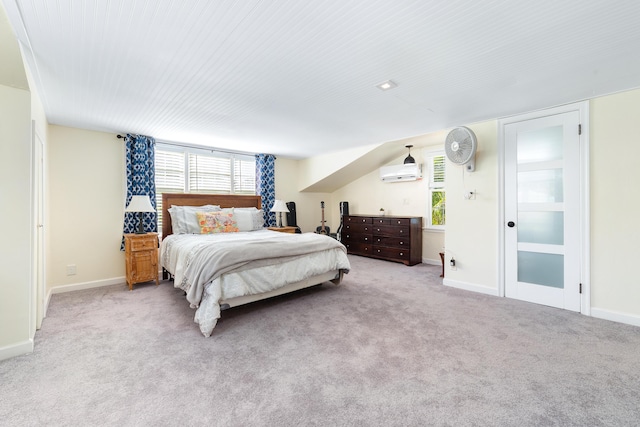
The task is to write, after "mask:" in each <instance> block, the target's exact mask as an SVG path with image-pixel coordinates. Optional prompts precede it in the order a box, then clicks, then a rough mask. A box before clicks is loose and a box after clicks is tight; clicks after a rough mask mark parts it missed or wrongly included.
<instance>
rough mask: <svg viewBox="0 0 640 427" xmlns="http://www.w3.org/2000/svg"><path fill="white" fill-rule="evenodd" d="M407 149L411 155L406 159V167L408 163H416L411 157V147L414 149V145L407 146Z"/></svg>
mask: <svg viewBox="0 0 640 427" xmlns="http://www.w3.org/2000/svg"><path fill="white" fill-rule="evenodd" d="M405 147H407V148H408V149H409V155H408V156H407V158H406V159H404V164H405V165H406V164H407V163H415V162H416V159H414V158H413V157H411V147H413V145H405Z"/></svg>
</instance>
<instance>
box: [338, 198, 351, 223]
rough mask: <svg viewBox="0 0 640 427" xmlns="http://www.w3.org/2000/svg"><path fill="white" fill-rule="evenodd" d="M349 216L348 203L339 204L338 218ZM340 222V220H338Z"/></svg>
mask: <svg viewBox="0 0 640 427" xmlns="http://www.w3.org/2000/svg"><path fill="white" fill-rule="evenodd" d="M344 215H349V202H340V216H344ZM340 221H342V218H340Z"/></svg>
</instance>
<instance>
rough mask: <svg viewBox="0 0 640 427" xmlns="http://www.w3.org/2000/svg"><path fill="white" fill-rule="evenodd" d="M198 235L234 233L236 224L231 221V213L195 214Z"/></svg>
mask: <svg viewBox="0 0 640 427" xmlns="http://www.w3.org/2000/svg"><path fill="white" fill-rule="evenodd" d="M196 216H197V217H198V224H199V225H200V234H213V233H234V232H236V231H239V230H238V224H237V223H236V221H235V220H234V219H233V213H232V212H196Z"/></svg>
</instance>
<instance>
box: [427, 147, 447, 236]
mask: <svg viewBox="0 0 640 427" xmlns="http://www.w3.org/2000/svg"><path fill="white" fill-rule="evenodd" d="M427 159H428V165H429V190H428V191H429V194H428V200H429V202H430V203H429V211H428V212H427V218H428V223H427V227H428V228H433V229H441V230H444V226H445V223H446V209H445V208H446V193H445V183H446V161H445V156H444V154H442V153H441V152H434V153H431V154H430V155H429V156H427Z"/></svg>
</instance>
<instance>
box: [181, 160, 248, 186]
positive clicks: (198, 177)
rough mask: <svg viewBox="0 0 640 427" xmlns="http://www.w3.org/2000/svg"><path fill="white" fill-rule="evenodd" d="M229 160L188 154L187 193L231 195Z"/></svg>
mask: <svg viewBox="0 0 640 427" xmlns="http://www.w3.org/2000/svg"><path fill="white" fill-rule="evenodd" d="M229 160H230V159H228V158H224V157H214V156H211V155H205V154H193V153H189V192H190V193H216V194H231V191H232V186H231V162H230V161H229ZM254 191H255V189H254Z"/></svg>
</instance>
